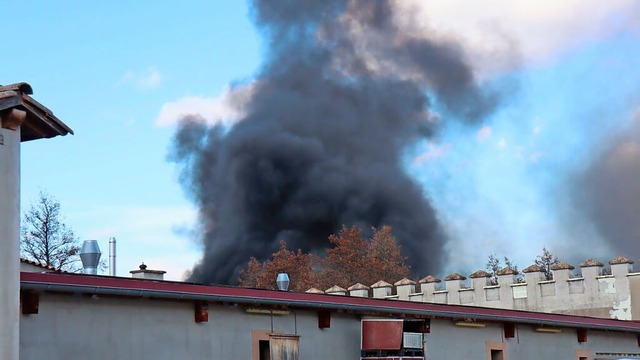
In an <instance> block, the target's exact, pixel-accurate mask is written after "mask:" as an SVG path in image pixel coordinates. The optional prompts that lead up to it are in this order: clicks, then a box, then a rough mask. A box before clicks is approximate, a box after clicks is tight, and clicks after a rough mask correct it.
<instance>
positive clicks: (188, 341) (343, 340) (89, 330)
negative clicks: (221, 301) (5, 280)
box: [20, 294, 360, 360]
mask: <svg viewBox="0 0 640 360" xmlns="http://www.w3.org/2000/svg"><path fill="white" fill-rule="evenodd" d="M296 327H297V332H298V334H299V335H301V339H300V344H301V345H300V358H301V359H314V358H316V359H345V360H346V359H357V358H359V356H360V320H359V318H358V317H357V316H356V315H349V314H332V316H331V328H328V329H319V328H318V318H317V315H316V313H315V312H309V311H297V312H296V315H295V316H294V314H293V313H290V314H289V315H283V316H274V317H273V329H274V331H275V332H280V333H284V334H294V333H295V331H296ZM253 330H264V331H266V332H270V331H271V316H270V315H263V314H247V313H246V312H245V311H244V310H243V309H242V308H240V307H235V306H221V305H210V307H209V321H208V322H203V323H199V324H198V323H196V322H195V321H194V311H193V303H191V302H175V301H161V300H144V299H115V298H103V297H84V296H71V295H53V294H43V295H41V298H40V307H39V313H38V314H35V315H23V316H22V318H21V328H20V351H21V353H20V356H21V358H22V359H49V360H56V359H60V360H62V359H65V360H66V359H88V358H91V359H92V360H101V359H104V360H113V359H137V360H144V359H149V360H152V359H153V360H157V359H176V360H184V359H251V358H252V350H253V349H252V331H253ZM338 350H339V351H338Z"/></svg>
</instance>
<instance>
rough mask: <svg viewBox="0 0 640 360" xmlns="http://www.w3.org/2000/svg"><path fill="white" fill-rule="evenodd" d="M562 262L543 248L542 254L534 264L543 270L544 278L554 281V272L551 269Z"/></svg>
mask: <svg viewBox="0 0 640 360" xmlns="http://www.w3.org/2000/svg"><path fill="white" fill-rule="evenodd" d="M558 262H560V260H559V259H558V257H557V256H555V255H553V253H552V252H551V251H549V250H548V249H547V248H546V247H543V248H542V254H540V255H538V256H537V257H536V259H535V260H534V263H535V264H536V265H538V266H540V267H541V268H542V270H543V271H544V276H545V278H546V279H547V280H552V279H553V272H552V271H551V267H552V266H553V265H555V264H557V263H558Z"/></svg>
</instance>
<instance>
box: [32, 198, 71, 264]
mask: <svg viewBox="0 0 640 360" xmlns="http://www.w3.org/2000/svg"><path fill="white" fill-rule="evenodd" d="M63 220H64V218H63V217H62V214H61V212H60V203H59V202H58V201H57V200H56V199H55V198H54V197H53V196H51V195H50V194H48V193H47V192H45V191H42V190H41V191H40V193H39V196H38V199H37V200H36V201H35V203H33V204H31V206H30V207H29V209H28V210H27V211H26V213H25V214H24V218H23V221H22V228H21V239H20V253H21V254H20V255H21V256H22V257H24V258H26V259H28V260H32V261H36V262H39V263H40V264H42V265H45V266H52V267H54V268H56V269H60V270H66V271H78V270H79V269H80V266H79V262H78V260H79V256H78V252H79V251H80V245H79V241H78V239H77V238H76V236H75V235H74V233H73V230H72V229H71V228H70V227H68V226H67V225H66V224H65V223H64V222H63Z"/></svg>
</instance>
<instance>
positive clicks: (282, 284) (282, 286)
mask: <svg viewBox="0 0 640 360" xmlns="http://www.w3.org/2000/svg"><path fill="white" fill-rule="evenodd" d="M276 284H277V285H278V290H280V291H287V290H289V275H288V274H287V273H280V274H278V277H277V278H276Z"/></svg>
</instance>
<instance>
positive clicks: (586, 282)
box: [359, 263, 640, 320]
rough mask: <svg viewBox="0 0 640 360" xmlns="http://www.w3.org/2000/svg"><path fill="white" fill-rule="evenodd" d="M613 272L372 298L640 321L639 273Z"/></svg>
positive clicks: (557, 274)
mask: <svg viewBox="0 0 640 360" xmlns="http://www.w3.org/2000/svg"><path fill="white" fill-rule="evenodd" d="M611 270H612V274H611V275H602V272H601V268H600V267H596V266H585V267H583V268H582V276H581V277H574V276H573V274H572V272H571V270H567V269H563V270H556V271H553V273H554V280H549V281H547V280H543V274H542V272H533V273H527V274H525V282H522V283H518V282H516V277H515V275H501V276H498V284H497V285H490V284H489V281H488V278H475V279H471V280H470V281H469V280H459V279H452V280H449V281H444V282H442V283H433V282H430V283H422V284H417V285H398V286H395V291H394V289H392V287H391V286H389V287H388V289H387V288H385V289H386V291H385V292H380V291H376V290H379V289H374V291H373V297H376V298H384V299H392V300H393V299H395V300H409V301H416V302H433V303H442V304H451V305H468V306H482V307H493V308H501V309H515V310H526V311H538V312H550V313H561V314H569V315H581V316H594V317H602V318H611V319H619V320H640V273H635V272H632V271H633V268H632V266H631V264H627V263H623V264H615V265H612V266H611ZM363 294H364V295H366V294H367V293H363ZM363 294H359V296H363Z"/></svg>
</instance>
